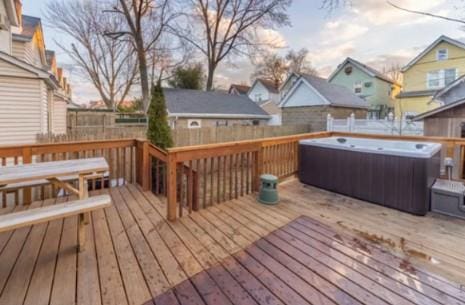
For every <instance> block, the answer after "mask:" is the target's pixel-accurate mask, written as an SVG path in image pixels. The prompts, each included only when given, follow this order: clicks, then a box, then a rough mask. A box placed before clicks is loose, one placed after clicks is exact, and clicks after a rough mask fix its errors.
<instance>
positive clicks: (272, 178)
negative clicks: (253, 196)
mask: <svg viewBox="0 0 465 305" xmlns="http://www.w3.org/2000/svg"><path fill="white" fill-rule="evenodd" d="M260 180H262V181H266V182H278V177H276V176H275V175H270V174H263V175H261V176H260Z"/></svg>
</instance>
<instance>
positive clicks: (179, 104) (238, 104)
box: [163, 88, 269, 119]
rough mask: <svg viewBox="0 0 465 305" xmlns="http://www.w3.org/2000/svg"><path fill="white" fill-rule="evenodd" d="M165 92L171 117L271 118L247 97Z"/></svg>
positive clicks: (170, 90)
mask: <svg viewBox="0 0 465 305" xmlns="http://www.w3.org/2000/svg"><path fill="white" fill-rule="evenodd" d="M163 91H164V94H165V100H166V107H167V109H168V114H169V115H170V116H180V117H198V118H209V117H210V118H211V117H223V118H226V117H228V118H257V119H268V118H269V115H268V114H267V113H266V112H265V111H264V110H263V109H262V108H260V106H258V105H257V104H255V103H254V102H253V101H252V100H251V99H249V98H248V97H246V96H242V95H234V94H227V93H221V92H216V91H201V90H189V89H172V88H165V89H163Z"/></svg>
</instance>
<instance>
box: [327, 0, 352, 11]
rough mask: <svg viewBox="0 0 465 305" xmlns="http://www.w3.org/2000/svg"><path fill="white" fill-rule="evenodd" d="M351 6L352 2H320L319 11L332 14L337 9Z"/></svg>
mask: <svg viewBox="0 0 465 305" xmlns="http://www.w3.org/2000/svg"><path fill="white" fill-rule="evenodd" d="M350 5H352V0H322V1H321V9H324V10H328V11H329V12H333V11H335V10H336V9H338V8H344V7H347V6H350Z"/></svg>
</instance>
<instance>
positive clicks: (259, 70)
mask: <svg viewBox="0 0 465 305" xmlns="http://www.w3.org/2000/svg"><path fill="white" fill-rule="evenodd" d="M292 72H295V73H297V74H310V75H317V74H318V73H317V71H316V69H315V68H313V67H312V65H311V63H310V61H309V60H308V50H307V49H300V50H299V51H294V50H290V51H289V52H288V53H287V54H286V56H284V57H282V56H280V55H278V54H277V53H266V54H265V55H263V56H262V57H261V60H260V61H259V62H258V63H257V64H256V65H255V71H254V73H253V74H252V78H264V79H267V80H271V81H273V83H274V84H276V85H277V86H280V85H281V84H282V82H283V81H284V79H285V78H286V76H287V75H289V74H290V73H292Z"/></svg>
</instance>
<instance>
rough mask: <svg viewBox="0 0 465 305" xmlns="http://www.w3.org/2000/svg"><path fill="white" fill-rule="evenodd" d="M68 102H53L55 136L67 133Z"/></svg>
mask: <svg viewBox="0 0 465 305" xmlns="http://www.w3.org/2000/svg"><path fill="white" fill-rule="evenodd" d="M66 106H67V105H66V102H64V101H53V110H52V132H53V133H54V134H65V133H66Z"/></svg>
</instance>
